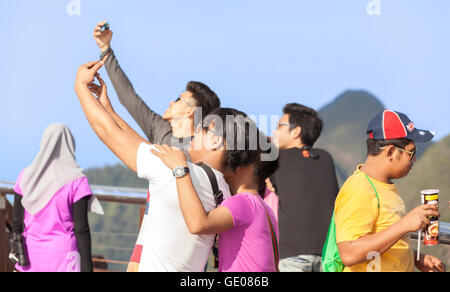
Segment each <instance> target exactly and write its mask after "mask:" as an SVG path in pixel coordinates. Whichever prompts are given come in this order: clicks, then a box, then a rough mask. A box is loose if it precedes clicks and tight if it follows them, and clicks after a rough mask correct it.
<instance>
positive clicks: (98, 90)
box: [88, 73, 150, 144]
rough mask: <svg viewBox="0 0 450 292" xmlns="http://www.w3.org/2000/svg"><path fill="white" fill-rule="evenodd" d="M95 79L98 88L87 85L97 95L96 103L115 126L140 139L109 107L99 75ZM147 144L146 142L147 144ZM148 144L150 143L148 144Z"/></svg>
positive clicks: (106, 94) (109, 102)
mask: <svg viewBox="0 0 450 292" xmlns="http://www.w3.org/2000/svg"><path fill="white" fill-rule="evenodd" d="M96 77H97V79H98V81H99V82H100V86H99V85H97V84H95V83H91V84H89V85H88V87H89V90H90V91H91V92H92V93H94V94H95V95H97V98H98V101H99V102H100V103H101V104H102V105H103V107H104V108H105V109H106V110H107V111H108V113H109V114H110V115H111V117H112V118H113V119H114V121H115V122H116V123H117V125H118V126H119V127H120V128H121V129H122V130H124V131H126V132H127V133H129V134H130V135H133V136H135V137H136V138H138V139H141V138H142V137H141V136H140V135H139V134H138V133H137V132H136V131H135V130H134V129H133V128H131V127H130V125H128V123H127V122H125V121H124V120H123V119H122V118H121V117H120V116H119V115H118V114H117V113H116V112H115V111H114V108H113V106H112V105H111V101H110V99H109V97H108V91H107V88H106V84H105V82H104V81H103V79H102V78H101V77H100V74H99V73H97V74H96ZM147 143H148V142H147ZM148 144H150V143H148Z"/></svg>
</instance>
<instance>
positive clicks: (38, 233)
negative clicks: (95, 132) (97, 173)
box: [13, 124, 101, 272]
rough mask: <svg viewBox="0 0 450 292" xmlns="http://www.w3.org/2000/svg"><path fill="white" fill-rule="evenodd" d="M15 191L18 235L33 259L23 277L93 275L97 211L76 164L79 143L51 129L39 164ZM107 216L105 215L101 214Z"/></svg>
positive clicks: (56, 128) (54, 127) (36, 161)
mask: <svg viewBox="0 0 450 292" xmlns="http://www.w3.org/2000/svg"><path fill="white" fill-rule="evenodd" d="M14 191H15V192H16V193H17V194H16V196H15V202H14V220H13V233H14V234H15V237H16V238H19V240H20V234H21V235H22V236H23V239H22V240H21V241H22V242H23V246H24V248H25V250H26V254H27V256H28V263H27V264H26V265H24V266H20V264H19V263H17V264H16V270H17V271H19V272H79V271H86V272H90V271H92V270H93V268H92V259H91V239H90V231H89V224H88V217H87V212H88V207H89V204H90V203H94V206H95V205H96V206H99V205H97V204H98V202H97V201H92V202H90V200H91V199H92V200H95V198H94V197H93V196H92V192H91V189H90V187H89V183H88V180H87V178H86V176H85V175H84V174H83V172H82V169H81V168H80V167H79V166H78V165H77V163H76V161H75V140H74V138H73V136H72V133H71V132H70V130H69V129H68V128H67V127H65V126H64V125H61V124H52V125H50V126H49V127H48V128H47V129H46V131H45V133H44V135H43V137H42V140H41V148H40V150H39V153H38V155H37V156H36V157H35V159H34V161H33V163H32V164H31V165H30V166H28V167H27V168H25V169H24V170H23V171H22V172H21V173H20V175H19V177H18V179H17V181H16V185H15V187H14ZM99 212H100V213H101V210H100V211H99Z"/></svg>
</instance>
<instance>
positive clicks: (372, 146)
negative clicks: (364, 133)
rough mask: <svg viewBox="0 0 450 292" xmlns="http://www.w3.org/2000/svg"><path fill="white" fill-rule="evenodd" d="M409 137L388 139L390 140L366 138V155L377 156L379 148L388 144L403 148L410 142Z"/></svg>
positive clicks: (379, 151)
mask: <svg viewBox="0 0 450 292" xmlns="http://www.w3.org/2000/svg"><path fill="white" fill-rule="evenodd" d="M411 142H412V141H411V140H409V139H405V138H401V139H390V140H375V139H372V138H368V139H367V155H370V156H377V155H379V154H380V153H381V151H383V150H381V148H383V147H385V146H389V145H394V146H396V147H398V148H401V149H405V147H406V146H407V145H408V144H409V143H411Z"/></svg>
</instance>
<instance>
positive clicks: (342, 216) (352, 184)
mask: <svg viewBox="0 0 450 292" xmlns="http://www.w3.org/2000/svg"><path fill="white" fill-rule="evenodd" d="M360 167H361V166H358V169H357V170H356V171H355V172H354V173H353V175H352V176H350V177H349V178H348V179H347V181H346V182H345V183H344V185H343V186H342V188H341V190H340V192H339V194H338V196H337V198H336V203H335V210H334V211H335V215H334V216H335V217H334V219H335V224H336V241H337V243H339V242H344V241H354V240H356V239H358V238H360V237H362V236H364V235H368V234H375V233H378V232H380V231H382V230H384V229H387V228H388V227H390V226H391V225H393V224H394V223H395V222H397V221H399V220H400V219H401V218H402V217H403V216H404V215H406V207H405V203H404V202H403V200H402V198H400V196H399V192H398V190H397V188H396V186H395V185H394V184H385V183H382V182H379V181H377V180H375V179H373V178H370V180H371V181H372V183H373V185H374V186H375V188H376V190H377V193H378V197H379V200H380V209H379V210H378V200H377V197H376V195H375V191H374V189H373V188H372V186H371V185H370V182H369V181H368V180H367V178H366V176H365V174H364V173H363V172H361V171H359V168H360ZM410 241H411V239H410V236H409V235H407V236H405V237H404V238H402V239H401V240H399V241H398V242H397V243H395V244H394V245H393V246H392V247H391V248H390V249H389V250H388V251H386V252H385V253H383V254H382V255H381V257H379V260H380V261H379V262H378V261H377V260H376V259H375V257H370V260H368V261H366V262H364V263H361V264H358V265H355V266H352V267H346V268H345V270H344V272H366V271H368V267H369V269H373V268H374V267H375V268H376V266H378V267H379V271H381V272H412V271H414V254H413V250H412V248H411V242H410ZM372 259H375V260H373V261H372Z"/></svg>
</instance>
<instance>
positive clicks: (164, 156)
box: [151, 145, 188, 170]
mask: <svg viewBox="0 0 450 292" xmlns="http://www.w3.org/2000/svg"><path fill="white" fill-rule="evenodd" d="M154 146H155V148H156V149H157V150H153V149H151V151H152V153H153V154H154V155H156V156H158V157H159V158H160V159H161V161H162V162H163V163H164V164H165V165H166V166H167V167H168V168H169V169H172V170H173V169H175V168H176V167H178V166H181V167H187V166H188V165H187V158H186V155H184V153H183V152H182V151H181V150H180V149H177V148H175V147H170V146H169V145H154Z"/></svg>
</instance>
